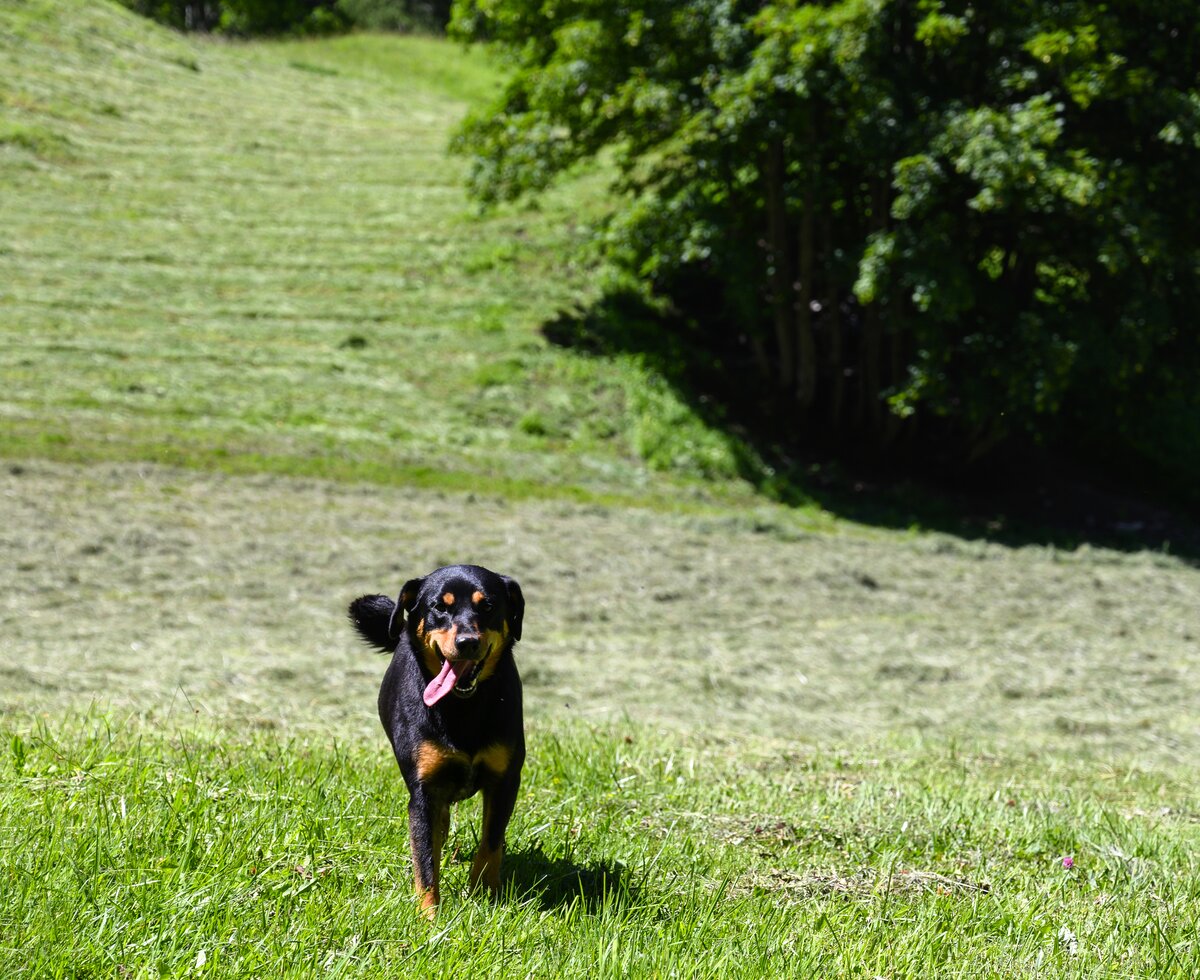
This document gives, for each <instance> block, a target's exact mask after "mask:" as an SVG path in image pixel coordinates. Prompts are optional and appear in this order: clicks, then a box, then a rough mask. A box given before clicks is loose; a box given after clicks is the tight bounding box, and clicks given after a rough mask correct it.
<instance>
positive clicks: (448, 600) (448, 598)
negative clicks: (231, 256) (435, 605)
mask: <svg viewBox="0 0 1200 980" xmlns="http://www.w3.org/2000/svg"><path fill="white" fill-rule="evenodd" d="M442 602H444V603H445V604H446V605H447V606H453V605H454V593H453V592H447V593H446V594H445V595H443V596H442Z"/></svg>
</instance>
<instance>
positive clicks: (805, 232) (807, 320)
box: [796, 186, 817, 412]
mask: <svg viewBox="0 0 1200 980" xmlns="http://www.w3.org/2000/svg"><path fill="white" fill-rule="evenodd" d="M813 208H814V204H813V193H812V188H811V186H808V187H805V189H804V213H803V214H802V215H801V216H800V255H799V264H798V266H797V270H796V271H797V274H798V276H799V281H798V282H797V284H796V359H797V360H796V401H797V402H799V403H800V407H801V408H802V409H803V410H804V411H805V412H807V410H808V409H809V408H810V407H811V406H812V403H813V401H814V399H815V398H816V397H817V343H816V338H815V337H814V336H813V328H812V303H813V296H814V294H815V292H816V290H814V289H813V266H814V265H815V263H814V262H813V250H814V242H813Z"/></svg>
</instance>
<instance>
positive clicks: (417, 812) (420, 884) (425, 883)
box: [408, 784, 450, 919]
mask: <svg viewBox="0 0 1200 980" xmlns="http://www.w3.org/2000/svg"><path fill="white" fill-rule="evenodd" d="M449 833H450V804H449V803H447V802H446V801H444V800H442V799H439V798H438V797H437V796H436V795H435V794H431V793H430V792H429V791H428V790H426V789H425V788H424V787H423V786H421V785H419V784H418V785H417V786H416V787H415V788H413V789H412V790H411V791H410V792H409V796H408V835H409V840H410V842H411V845H412V859H413V880H414V884H415V885H416V890H417V900H418V901H419V902H420V904H421V911H422V912H423V913H424V914H425V917H426V918H427V919H432V918H433V917H434V916H436V915H437V907H438V902H439V901H440V900H441V895H440V893H439V891H438V881H439V880H440V877H441V867H442V848H443V846H445V843H446V837H447V836H448V835H449Z"/></svg>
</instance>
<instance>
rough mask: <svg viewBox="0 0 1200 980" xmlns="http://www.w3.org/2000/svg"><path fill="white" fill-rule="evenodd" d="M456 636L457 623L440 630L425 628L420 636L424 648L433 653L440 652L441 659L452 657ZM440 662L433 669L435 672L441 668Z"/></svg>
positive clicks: (450, 658)
mask: <svg viewBox="0 0 1200 980" xmlns="http://www.w3.org/2000/svg"><path fill="white" fill-rule="evenodd" d="M457 637H458V624H457V623H455V624H454V625H452V626H447V627H446V628H445V629H440V630H427V631H426V632H425V635H424V636H423V637H421V639H423V640H424V641H425V648H426V649H427V650H428V651H429V652H430V653H433V654H435V655H436V654H441V656H442V659H444V660H452V659H454V641H455V639H456V638H457ZM441 669H442V667H441V664H440V663H438V664H437V666H436V667H435V669H434V673H435V674H436V673H437V672H438V671H439V670H441Z"/></svg>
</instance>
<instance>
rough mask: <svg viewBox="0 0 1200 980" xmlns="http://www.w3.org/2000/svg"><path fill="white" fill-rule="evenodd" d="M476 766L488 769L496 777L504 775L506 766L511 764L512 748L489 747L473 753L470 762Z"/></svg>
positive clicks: (503, 746) (497, 745)
mask: <svg viewBox="0 0 1200 980" xmlns="http://www.w3.org/2000/svg"><path fill="white" fill-rule="evenodd" d="M471 761H472V762H473V763H474V764H475V765H477V766H484V767H485V768H487V769H490V770H491V771H492V772H494V773H495V774H496V775H497V776H502V775H504V773H505V771H506V770H507V769H508V764H509V763H510V762H512V748H511V747H510V746H508V745H501V744H499V743H497V744H496V745H489V746H488V747H487V748H486V749H483V750H482V751H479V752H476V753H475V758H474V759H472V760H471Z"/></svg>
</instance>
